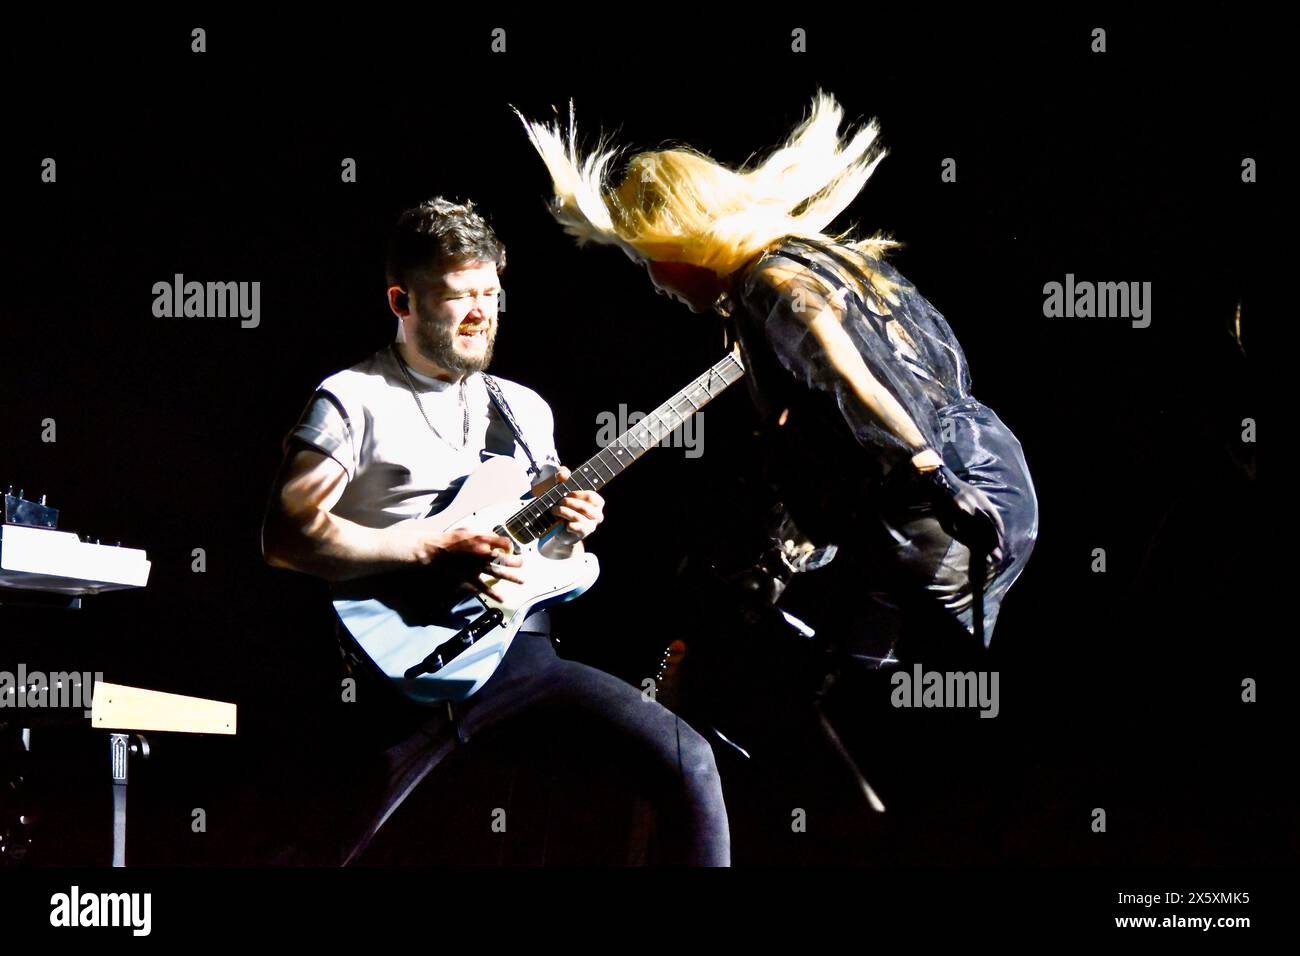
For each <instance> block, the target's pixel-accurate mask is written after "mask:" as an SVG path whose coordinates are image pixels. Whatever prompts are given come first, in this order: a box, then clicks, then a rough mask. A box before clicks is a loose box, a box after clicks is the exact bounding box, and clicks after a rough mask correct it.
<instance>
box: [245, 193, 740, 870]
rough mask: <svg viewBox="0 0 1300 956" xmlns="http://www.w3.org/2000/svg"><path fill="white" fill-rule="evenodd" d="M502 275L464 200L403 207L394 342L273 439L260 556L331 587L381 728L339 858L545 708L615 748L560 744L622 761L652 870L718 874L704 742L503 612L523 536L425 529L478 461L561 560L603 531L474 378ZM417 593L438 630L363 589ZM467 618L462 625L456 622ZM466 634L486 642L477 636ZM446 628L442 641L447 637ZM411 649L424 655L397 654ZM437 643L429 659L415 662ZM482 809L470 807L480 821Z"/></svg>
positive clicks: (543, 411) (721, 857)
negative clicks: (480, 745)
mask: <svg viewBox="0 0 1300 956" xmlns="http://www.w3.org/2000/svg"><path fill="white" fill-rule="evenodd" d="M504 266H505V247H504V246H503V245H502V244H501V242H500V241H499V240H498V239H497V237H496V235H495V234H494V233H493V231H492V230H491V228H490V227H489V226H488V224H487V223H486V222H485V221H484V219H483V218H482V216H480V215H479V214H478V213H477V212H476V211H475V210H474V206H473V203H466V204H463V205H460V204H455V203H452V202H449V201H447V200H444V199H441V198H438V199H432V200H429V201H427V202H424V203H422V204H420V205H419V206H417V207H415V208H412V209H408V210H406V211H405V212H404V213H403V214H402V215H401V217H400V218H399V221H398V224H397V227H396V229H395V231H394V234H393V236H392V239H391V242H390V246H389V255H388V268H387V278H388V305H389V308H390V309H391V310H392V311H393V313H394V314H395V315H396V316H397V318H398V320H399V323H400V325H399V332H398V341H397V342H395V343H393V344H392V345H391V346H387V347H385V348H383V349H380V350H379V351H377V352H375V353H374V354H373V355H371V356H370V357H368V358H366V359H365V360H364V361H362V362H359V363H358V364H356V365H353V366H352V367H350V368H348V369H344V370H343V371H340V372H338V373H335V374H334V375H331V376H329V377H328V378H326V379H325V380H324V381H323V382H322V383H321V384H320V386H319V387H318V388H317V389H316V391H315V392H314V394H313V395H312V397H311V400H310V401H309V402H308V405H307V407H306V409H305V410H304V412H303V414H302V416H301V417H300V419H299V421H298V423H297V424H296V425H295V426H294V427H293V429H292V430H291V431H290V432H289V434H288V435H287V436H286V438H285V440H284V451H285V458H284V463H283V465H282V466H281V469H280V473H279V475H278V477H277V479H276V482H275V486H274V488H273V491H272V494H271V498H270V503H269V506H268V509H267V515H266V519H265V522H264V526H263V554H264V557H265V559H266V561H267V562H268V563H269V564H271V565H273V566H275V567H282V568H290V569H293V570H297V571H301V572H304V573H307V574H311V575H314V576H316V577H319V578H322V579H324V580H326V581H328V582H330V584H331V586H332V587H333V589H334V590H335V594H336V595H337V596H338V599H337V600H336V601H335V607H336V608H337V609H338V610H339V613H340V617H341V618H342V620H343V622H344V624H345V625H346V630H347V631H350V632H351V636H352V637H354V638H356V640H355V641H352V642H349V641H348V640H347V637H348V635H347V634H346V633H345V634H344V635H343V636H344V638H345V640H344V645H345V653H346V652H347V650H348V648H349V647H350V648H351V653H350V655H349V656H350V660H351V661H352V664H353V666H354V670H355V673H356V674H358V675H360V676H361V677H363V678H366V679H368V680H369V681H370V684H369V686H368V687H367V688H366V691H365V692H367V693H374V692H375V690H377V689H382V690H380V693H381V694H383V693H389V694H390V696H391V697H392V698H393V700H392V701H389V702H386V707H388V708H389V710H388V711H386V712H391V713H392V714H395V715H397V718H396V719H395V720H394V721H392V722H389V723H388V724H386V727H387V728H388V732H387V733H386V735H385V737H384V738H382V745H381V746H380V749H381V750H382V754H383V759H382V760H381V761H379V766H381V767H382V770H380V771H378V772H377V774H374V775H373V776H374V777H375V779H371V780H367V781H360V782H359V783H358V787H357V790H356V792H357V793H359V794H361V795H362V796H361V797H360V804H361V805H360V806H356V807H354V808H353V811H352V812H353V813H354V819H353V820H350V821H338V831H337V836H336V837H335V844H336V845H337V850H338V858H339V859H338V862H342V863H345V864H346V863H348V862H351V861H353V860H355V859H357V858H358V857H359V856H360V854H361V853H362V852H363V851H364V849H365V847H366V846H367V845H368V844H369V843H370V841H371V839H372V838H373V837H374V835H375V834H376V832H378V830H379V828H380V827H381V826H382V825H383V823H384V821H385V820H387V819H388V817H389V816H390V815H391V814H392V812H393V811H394V810H395V809H396V807H397V806H398V805H399V804H400V803H401V802H402V801H403V800H404V799H405V798H406V797H407V795H409V794H410V793H411V791H412V790H413V789H414V788H415V787H416V785H417V784H419V783H420V781H421V780H422V779H424V777H425V776H426V775H427V774H428V773H429V771H430V770H432V769H433V767H434V766H436V765H437V764H438V763H439V762H440V761H441V759H442V758H443V757H444V756H445V755H446V754H447V752H448V751H449V750H450V749H452V748H454V747H455V746H457V745H463V744H465V743H468V742H469V741H470V740H471V739H473V738H475V737H477V736H479V735H481V734H483V733H484V732H485V731H487V730H488V729H489V728H500V727H502V726H503V725H506V724H508V723H509V724H514V725H517V724H518V723H519V722H521V721H524V720H528V721H529V722H531V721H532V720H533V719H534V718H537V717H540V716H543V715H557V714H558V715H560V716H562V717H565V718H573V719H576V723H577V725H578V726H581V727H584V728H590V729H591V730H592V731H593V732H594V733H598V734H601V735H603V737H602V739H606V740H613V741H616V743H615V745H614V752H612V753H605V752H600V751H599V750H594V751H593V750H592V749H591V748H590V743H589V742H588V741H582V740H574V741H573V746H574V747H576V748H582V747H584V746H586V747H587V750H586V751H584V752H586V753H589V754H590V759H591V760H592V761H593V762H597V763H599V764H607V763H614V762H621V763H623V764H625V765H626V766H627V767H628V769H630V770H631V771H633V773H634V774H635V776H636V777H637V778H638V780H639V781H640V783H641V784H642V786H643V792H644V795H645V796H646V797H647V798H649V800H650V801H651V804H652V806H653V807H654V810H655V831H656V849H657V853H656V857H655V858H656V860H658V861H660V862H664V863H686V864H692V865H706V866H726V865H728V864H729V860H730V838H729V834H728V828H727V814H726V809H725V806H724V803H723V798H722V787H721V782H720V779H719V776H718V771H717V766H716V763H715V761H714V756H713V751H712V749H711V748H710V746H709V744H708V742H707V741H706V740H705V739H704V738H703V737H701V736H700V735H699V734H698V733H696V732H695V731H694V730H693V729H692V728H691V727H690V726H689V725H688V724H686V723H685V722H684V721H682V720H681V719H680V718H678V717H677V716H676V715H675V714H673V713H672V712H670V711H669V710H667V709H665V708H664V707H663V706H661V705H660V704H658V703H656V702H655V701H653V700H649V699H646V697H645V696H643V694H642V692H641V691H640V690H639V689H638V688H635V687H633V686H632V685H631V684H628V683H626V682H625V681H623V680H620V679H618V678H617V677H614V676H612V675H610V674H607V673H605V672H603V671H600V670H597V669H595V668H592V667H589V666H586V665H584V664H580V663H577V662H575V661H569V660H564V659H563V658H560V657H559V656H557V654H556V653H555V650H554V649H553V647H552V645H551V641H550V638H549V629H550V621H549V617H548V616H547V613H546V611H544V610H534V609H533V602H529V601H524V600H522V599H520V600H516V601H514V603H513V604H512V603H511V601H510V593H511V592H508V591H507V589H513V592H516V593H517V592H521V591H522V589H523V588H524V587H526V586H528V584H529V583H530V582H529V578H530V575H531V574H532V571H531V570H530V567H529V566H526V562H525V556H526V555H525V554H524V553H521V547H520V542H521V541H529V540H531V539H532V537H533V536H532V535H529V534H527V533H524V532H521V531H519V530H517V529H518V528H521V527H524V526H523V525H518V524H511V523H510V522H503V523H502V524H500V525H497V526H496V527H495V528H491V527H489V528H474V527H462V526H457V527H449V526H448V521H446V520H440V517H439V515H440V513H444V512H449V511H450V510H452V508H453V507H454V502H455V501H456V500H457V497H458V495H459V496H461V497H464V494H463V493H464V492H465V490H466V489H467V488H468V486H469V484H470V481H467V476H470V475H471V473H472V472H475V473H477V470H481V469H484V468H485V467H486V468H488V469H489V470H494V473H500V472H502V471H503V470H504V471H507V472H511V473H515V472H516V471H517V473H518V475H519V476H520V480H521V481H523V482H524V484H523V486H522V490H523V492H524V497H526V496H527V490H528V487H527V486H528V484H529V483H531V484H532V486H533V487H532V494H534V495H541V494H542V493H543V492H546V491H547V489H548V488H553V489H554V492H553V494H552V496H551V497H552V498H554V499H555V504H554V506H553V508H551V509H550V510H549V511H547V512H546V514H547V516H548V517H547V519H546V520H545V521H543V522H541V523H542V524H545V525H547V526H548V527H547V528H546V529H539V530H537V532H536V535H535V537H536V538H537V539H538V543H541V542H544V543H545V546H549V547H552V548H556V549H560V551H561V552H562V554H565V555H567V554H568V552H567V551H565V550H564V549H570V550H572V549H575V548H576V549H578V551H580V550H581V544H580V543H579V542H581V540H582V539H583V538H586V537H587V536H588V535H590V534H591V533H592V532H593V531H594V530H595V529H596V527H597V525H599V524H600V522H601V521H602V519H603V506H604V502H603V499H602V498H601V496H600V495H599V494H598V493H597V492H596V491H595V490H594V487H597V486H599V485H598V483H597V482H594V481H589V482H586V483H585V485H584V484H583V483H581V482H577V478H576V477H575V479H574V481H575V483H577V484H578V485H580V486H579V487H573V486H572V484H573V483H569V482H568V479H570V477H571V475H570V472H569V470H568V469H566V468H563V467H562V466H560V465H559V460H558V456H557V454H556V452H555V443H554V437H553V430H554V419H553V417H552V413H551V410H550V407H549V405H547V403H546V402H545V400H543V399H542V398H541V396H539V395H538V394H537V393H536V392H534V391H532V390H531V389H528V388H526V387H524V386H522V385H519V384H517V383H515V382H511V381H508V380H506V379H501V378H496V377H495V376H488V375H485V374H484V369H486V367H487V366H488V363H489V362H490V360H491V357H492V346H493V342H494V340H495V337H496V333H497V325H498V295H499V293H500V285H499V274H500V272H501V271H502V269H503V268H504ZM710 397H711V396H710ZM693 404H694V403H693ZM594 460H595V459H593V461H594ZM581 470H583V469H580V471H581ZM525 474H528V475H529V479H527V480H525V479H523V477H522V476H523V475H525ZM601 483H603V481H602V482H601ZM560 496H562V497H560ZM518 497H519V496H518V495H517V494H516V498H518ZM519 500H522V499H519ZM541 500H542V502H543V503H545V504H550V501H551V498H543V499H541ZM515 506H517V505H515ZM515 506H511V508H512V509H513V507H515ZM462 510H464V509H462ZM538 515H539V512H536V511H535V512H534V513H532V514H531V516H528V515H526V516H525V517H527V519H528V522H529V523H528V524H527V527H529V528H537V526H538V521H539V518H538ZM444 517H445V515H444ZM516 519H518V515H516ZM512 520H514V519H512ZM574 560H577V559H576V558H571V559H570V561H574ZM586 560H587V561H589V562H592V563H593V565H594V559H592V558H590V557H589V556H588V557H587V558H586ZM536 563H537V564H538V565H539V566H540V565H546V564H547V562H545V561H541V560H540V559H538V560H537V562H536ZM549 566H551V565H548V567H549ZM553 566H555V567H561V566H562V564H561V563H560V562H554V563H553ZM539 570H540V568H539ZM416 579H418V582H419V584H418V586H416V587H415V588H413V589H411V588H408V589H406V593H420V594H425V593H451V592H455V591H459V593H458V594H456V596H455V597H454V598H452V599H450V600H449V601H448V602H446V604H447V605H450V604H456V600H459V601H460V602H461V603H459V604H456V607H457V608H458V609H460V610H459V611H458V613H461V614H462V617H457V616H455V615H454V614H453V615H451V616H449V617H447V618H446V620H441V619H440V620H438V621H437V622H436V623H437V624H438V625H439V626H437V627H435V626H434V625H433V624H432V623H430V622H429V621H426V620H423V619H421V620H420V621H418V622H416V621H413V620H412V618H413V613H412V612H411V611H410V610H409V609H408V608H407V607H406V606H405V605H403V604H402V603H401V602H400V601H397V600H390V599H388V598H386V597H382V594H383V593H384V592H383V590H382V589H381V588H380V587H379V586H378V585H377V584H376V582H379V581H406V582H407V583H411V582H412V581H413V580H416ZM590 579H594V572H593V573H591V574H590V575H589V578H588V579H587V580H586V583H590ZM533 583H534V584H535V583H536V582H533ZM583 586H584V587H585V584H584V585H583ZM397 589H398V590H401V588H397ZM390 590H391V588H390ZM553 590H555V592H556V593H558V592H559V591H560V590H561V589H560V588H559V587H558V586H557V587H556V588H555V589H553ZM569 591H570V592H576V593H581V591H580V589H579V588H577V587H572V586H571V587H570V588H569ZM376 595H381V597H380V598H376ZM533 597H534V598H535V597H536V595H533ZM558 599H560V600H562V599H565V598H563V597H560V598H558ZM471 606H472V608H473V612H474V613H475V614H478V618H477V620H478V624H475V625H474V627H475V628H478V629H479V630H471V628H470V626H469V622H470V621H471V618H472V617H473V615H472V614H470V612H468V611H465V608H468V607H471ZM484 608H488V609H492V608H505V612H506V619H507V620H509V615H510V613H511V611H512V610H514V611H515V612H516V613H515V615H514V617H515V620H514V624H513V627H512V628H511V629H510V630H509V631H508V632H507V630H505V629H504V628H503V627H502V626H501V623H502V617H501V616H500V614H499V613H498V614H497V616H496V617H494V618H491V619H488V617H487V616H486V615H483V614H482V613H481V612H482V611H483V610H484ZM465 615H468V616H465ZM377 621H378V622H379V624H376V623H375V622H377ZM521 622H522V623H521ZM462 624H465V627H463V628H462V627H461V625H462ZM480 631H481V632H482V633H483V634H487V633H488V632H490V631H495V632H496V633H497V634H499V635H504V636H503V637H502V639H500V640H495V639H484V640H481V641H480V640H479V638H480V636H481V635H480ZM453 632H454V633H455V634H456V636H457V637H458V638H460V640H456V641H452V640H449V639H448V638H449V636H450V635H451V634H453ZM376 635H378V636H376ZM429 635H434V636H435V640H429V639H428V636H429ZM466 635H468V636H466ZM422 640H423V641H424V642H425V644H428V645H430V646H421V647H420V648H419V650H418V651H414V650H412V648H413V647H415V644H416V643H418V642H419V641H422ZM494 640H495V643H494V642H493V641H494ZM435 642H436V645H437V646H436V647H434V646H432V645H434V644H435ZM453 645H454V646H455V648H456V650H455V651H454V652H452V651H448V650H447V648H450V647H452V646H453ZM438 648H441V649H442V650H443V651H444V652H445V653H444V655H443V656H438V655H436V654H433V653H430V656H429V657H428V658H427V659H424V660H421V659H422V658H423V657H424V654H425V652H426V651H433V650H436V649H438ZM360 651H364V652H363V653H362V652H360ZM399 651H400V653H399ZM412 655H414V656H412ZM444 657H445V658H446V659H445V660H444ZM390 659H391V662H390ZM385 678H387V679H385ZM394 689H395V690H396V691H397V693H392V691H393V690H394ZM394 727H396V728H399V729H397V730H393V729H392V728H394ZM381 777H382V779H379V778H381ZM491 812H492V808H489V807H484V808H483V815H482V819H483V825H484V826H487V825H488V824H489V821H490V814H491Z"/></svg>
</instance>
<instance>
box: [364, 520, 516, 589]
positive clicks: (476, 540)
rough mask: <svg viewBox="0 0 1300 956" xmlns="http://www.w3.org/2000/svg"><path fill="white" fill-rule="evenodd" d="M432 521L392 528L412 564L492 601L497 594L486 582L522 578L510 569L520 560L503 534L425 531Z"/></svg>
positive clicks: (463, 529)
mask: <svg viewBox="0 0 1300 956" xmlns="http://www.w3.org/2000/svg"><path fill="white" fill-rule="evenodd" d="M429 525H432V522H429V524H428V525H426V523H425V521H423V520H421V521H403V522H400V523H398V524H396V525H394V526H393V528H392V529H390V530H392V531H395V532H397V533H398V534H402V535H404V536H405V537H406V538H407V540H406V541H405V542H404V545H405V546H406V548H407V549H409V550H408V554H409V555H410V558H409V560H410V561H411V563H413V564H426V565H432V566H434V567H436V568H437V569H438V571H440V572H441V573H442V574H445V575H447V576H448V577H449V578H450V579H452V580H453V581H454V582H456V583H457V584H459V586H460V587H461V588H464V589H466V590H470V591H474V592H476V593H481V594H486V595H487V596H488V597H490V598H492V599H493V600H494V601H500V600H501V595H500V594H498V593H497V592H496V591H494V590H493V589H492V587H491V585H490V584H489V583H488V582H489V581H494V580H500V581H513V582H514V583H515V584H523V583H524V579H523V578H522V577H520V575H519V573H518V572H517V571H512V570H510V569H511V568H517V567H520V566H521V565H522V564H523V563H524V561H523V558H521V557H520V556H519V555H517V554H515V553H514V542H513V541H511V540H510V539H509V538H507V537H505V536H504V535H499V534H492V533H491V532H488V531H474V530H472V529H470V528H453V529H452V530H451V531H435V532H432V533H430V532H429V531H428V530H426V529H427V528H428V527H429Z"/></svg>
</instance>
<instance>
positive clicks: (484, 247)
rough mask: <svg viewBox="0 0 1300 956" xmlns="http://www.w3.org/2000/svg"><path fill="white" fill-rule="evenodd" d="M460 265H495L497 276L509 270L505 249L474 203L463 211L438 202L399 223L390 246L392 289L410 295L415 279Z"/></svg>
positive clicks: (418, 208)
mask: <svg viewBox="0 0 1300 956" xmlns="http://www.w3.org/2000/svg"><path fill="white" fill-rule="evenodd" d="M460 262H492V263H495V264H496V267H497V272H501V271H502V270H504V269H505V267H506V247H505V246H504V245H503V244H502V243H501V240H500V239H498V238H497V237H496V233H494V232H493V231H492V227H491V226H489V225H488V224H487V220H485V219H484V218H483V217H482V216H480V215H479V214H478V213H477V212H475V211H474V203H473V202H472V201H468V202H466V203H465V204H464V205H461V204H459V203H454V202H451V201H450V200H447V199H443V198H442V197H441V196H437V197H434V198H433V199H428V200H425V201H424V202H422V203H420V205H418V206H414V207H412V208H410V209H407V210H406V211H405V212H403V213H402V214H401V216H399V217H398V219H397V225H396V226H395V227H394V229H393V232H392V235H391V237H390V238H389V240H388V263H387V267H386V270H385V271H386V273H387V277H388V284H389V285H399V286H401V287H402V288H403V289H408V290H409V289H410V288H411V286H410V280H411V278H412V277H414V276H417V275H420V274H422V273H424V274H427V273H429V272H432V273H434V274H437V273H438V272H445V271H447V269H448V268H450V267H451V266H454V265H455V264H457V263H460Z"/></svg>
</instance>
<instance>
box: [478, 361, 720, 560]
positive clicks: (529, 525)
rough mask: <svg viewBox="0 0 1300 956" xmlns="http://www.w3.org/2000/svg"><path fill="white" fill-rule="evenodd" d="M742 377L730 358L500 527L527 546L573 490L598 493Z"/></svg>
mask: <svg viewBox="0 0 1300 956" xmlns="http://www.w3.org/2000/svg"><path fill="white" fill-rule="evenodd" d="M744 374H745V367H744V366H743V365H742V364H741V363H740V359H739V357H738V356H737V355H736V354H735V353H731V354H729V355H727V356H726V357H725V358H723V359H722V360H721V361H719V362H717V363H716V364H714V365H713V367H712V368H710V369H709V370H708V371H707V372H705V373H704V374H703V375H701V376H700V377H699V378H697V379H695V381H693V382H691V383H690V384H689V385H687V386H686V387H685V388H683V389H682V390H681V391H679V392H678V393H677V394H676V395H674V396H673V397H672V398H670V399H668V401H666V402H664V403H663V404H662V405H660V406H659V407H658V408H656V409H655V410H654V411H653V412H651V413H650V414H649V415H647V416H646V417H645V418H643V419H641V421H639V422H637V423H636V424H635V425H633V426H632V427H631V428H629V429H628V430H627V431H625V432H623V434H621V435H619V436H618V437H617V438H615V439H614V440H613V441H612V442H610V443H609V444H608V445H607V446H605V447H604V448H602V449H601V450H600V451H599V452H597V453H596V454H595V455H593V456H592V457H591V458H588V459H587V460H586V461H585V462H583V463H582V464H581V465H579V466H578V467H577V468H576V469H574V471H573V474H572V475H570V476H569V479H568V480H567V481H562V482H560V483H559V484H557V485H556V486H555V487H554V488H552V489H551V490H549V491H548V492H546V493H545V494H544V495H541V496H539V497H537V498H534V499H533V500H532V501H531V502H529V503H528V505H526V506H525V507H523V508H521V509H520V510H519V511H517V512H516V513H515V514H514V516H513V517H511V518H510V520H509V521H507V522H506V523H505V525H504V526H503V527H504V529H505V530H506V531H507V532H508V533H509V534H510V536H511V537H513V538H514V539H515V540H516V541H519V542H521V543H523V544H527V543H528V542H530V541H536V540H537V539H539V538H542V537H544V536H545V535H546V533H547V532H549V531H550V530H551V528H553V527H555V525H556V523H557V520H558V519H556V517H555V516H554V515H553V514H551V509H552V508H554V507H555V506H556V505H558V504H559V503H560V502H561V501H563V500H564V496H565V495H567V494H569V493H570V492H573V491H598V490H599V489H601V488H603V487H605V485H607V484H609V483H610V481H612V480H613V479H614V477H615V476H616V475H619V474H621V473H622V472H623V470H624V469H625V468H627V466H628V465H630V464H632V462H634V461H636V460H637V459H638V458H640V457H641V456H642V455H644V454H645V453H646V452H647V451H649V450H650V449H651V448H653V447H655V446H656V445H658V444H659V443H660V442H661V441H663V440H664V439H665V438H667V437H668V436H669V435H670V434H671V433H672V432H673V430H674V429H676V428H678V427H680V426H681V425H682V423H684V422H685V421H686V419H688V418H690V417H691V415H693V414H694V413H695V412H698V411H699V410H700V409H701V408H703V407H704V406H705V405H707V404H709V402H711V401H713V399H715V398H717V397H718V396H719V395H721V394H722V393H723V392H724V391H726V389H727V388H728V387H730V386H731V385H732V384H733V383H734V382H736V381H738V380H739V379H740V377H741V376H743V375H744Z"/></svg>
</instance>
